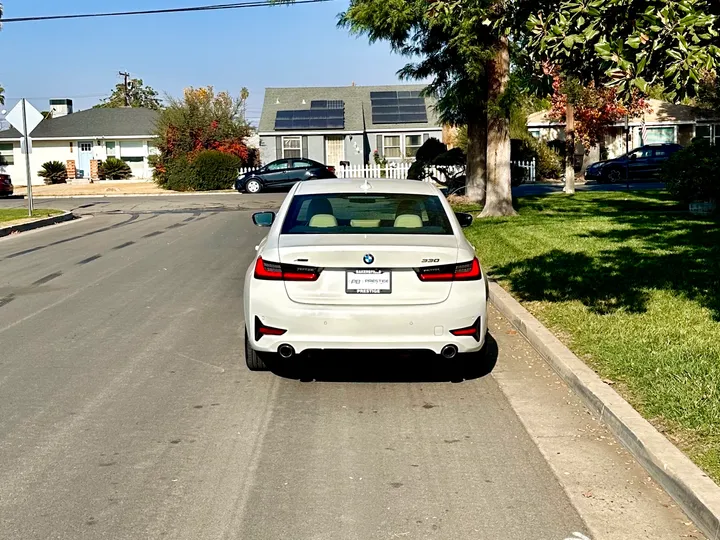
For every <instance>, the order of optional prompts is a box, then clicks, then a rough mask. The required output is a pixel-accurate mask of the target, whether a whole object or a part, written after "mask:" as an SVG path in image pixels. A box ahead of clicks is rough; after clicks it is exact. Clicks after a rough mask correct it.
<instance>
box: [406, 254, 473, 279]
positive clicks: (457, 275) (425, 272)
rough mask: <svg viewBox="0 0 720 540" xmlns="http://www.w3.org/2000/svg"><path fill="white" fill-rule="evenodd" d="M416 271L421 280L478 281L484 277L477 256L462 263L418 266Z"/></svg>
mask: <svg viewBox="0 0 720 540" xmlns="http://www.w3.org/2000/svg"><path fill="white" fill-rule="evenodd" d="M415 272H416V273H417V275H418V277H419V278H420V281H477V280H479V279H481V278H482V270H481V269H480V261H478V259H477V257H475V258H474V259H473V260H472V261H468V262H465V263H460V264H446V265H444V266H428V267H425V268H416V269H415Z"/></svg>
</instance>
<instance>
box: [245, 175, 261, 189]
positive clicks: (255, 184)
mask: <svg viewBox="0 0 720 540" xmlns="http://www.w3.org/2000/svg"><path fill="white" fill-rule="evenodd" d="M245 191H247V192H248V193H260V192H261V191H262V184H261V183H260V181H259V180H256V179H255V178H253V179H251V180H248V181H247V183H246V184H245Z"/></svg>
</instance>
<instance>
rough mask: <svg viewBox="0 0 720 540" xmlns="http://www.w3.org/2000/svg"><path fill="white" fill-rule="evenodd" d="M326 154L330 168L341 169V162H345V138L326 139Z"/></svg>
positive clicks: (334, 136) (331, 137) (338, 136)
mask: <svg viewBox="0 0 720 540" xmlns="http://www.w3.org/2000/svg"><path fill="white" fill-rule="evenodd" d="M325 145H326V149H325V153H326V155H327V163H325V165H328V166H330V167H335V168H336V169H339V168H340V162H341V161H345V137H344V136H343V135H328V136H327V137H326V138H325Z"/></svg>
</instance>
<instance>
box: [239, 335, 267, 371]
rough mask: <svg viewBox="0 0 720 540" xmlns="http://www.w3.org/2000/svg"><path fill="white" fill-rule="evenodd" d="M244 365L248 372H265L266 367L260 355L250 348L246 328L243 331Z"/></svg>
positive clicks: (263, 358)
mask: <svg viewBox="0 0 720 540" xmlns="http://www.w3.org/2000/svg"><path fill="white" fill-rule="evenodd" d="M245 363H246V364H247V367H248V369H249V370H250V371H267V370H268V365H267V362H266V361H265V357H264V355H263V354H262V353H259V352H258V351H256V350H254V349H253V348H252V347H251V346H250V339H249V338H248V333H247V328H246V329H245Z"/></svg>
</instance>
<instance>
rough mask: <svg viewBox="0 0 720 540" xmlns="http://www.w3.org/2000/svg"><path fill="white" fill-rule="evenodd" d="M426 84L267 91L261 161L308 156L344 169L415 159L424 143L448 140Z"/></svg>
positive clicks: (263, 118)
mask: <svg viewBox="0 0 720 540" xmlns="http://www.w3.org/2000/svg"><path fill="white" fill-rule="evenodd" d="M423 88H424V86H422V85H420V86H418V85H393V86H354V85H353V86H342V87H326V88H320V87H306V88H267V89H266V90H265V102H264V104H263V110H262V115H261V117H260V125H259V130H258V131H259V135H260V157H261V159H262V161H263V163H268V162H270V161H274V160H276V159H283V158H292V157H298V158H299V157H305V158H309V159H313V160H316V161H319V162H321V163H325V164H326V165H331V166H335V167H338V166H340V165H341V164H346V165H353V166H363V165H366V164H368V163H373V162H374V161H373V160H374V157H373V153H374V152H375V150H377V151H378V153H379V154H380V155H381V156H383V157H384V158H386V159H387V160H388V162H390V163H392V162H396V163H399V162H402V161H412V160H413V159H414V156H415V154H416V153H417V151H418V149H419V148H420V146H422V144H423V142H425V141H426V140H428V139H429V138H430V137H435V138H437V139H442V136H443V130H442V126H441V125H440V123H439V122H438V120H437V118H436V116H435V113H434V109H433V104H434V102H433V100H432V99H431V98H428V97H421V95H420V92H421V91H422V90H423Z"/></svg>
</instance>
